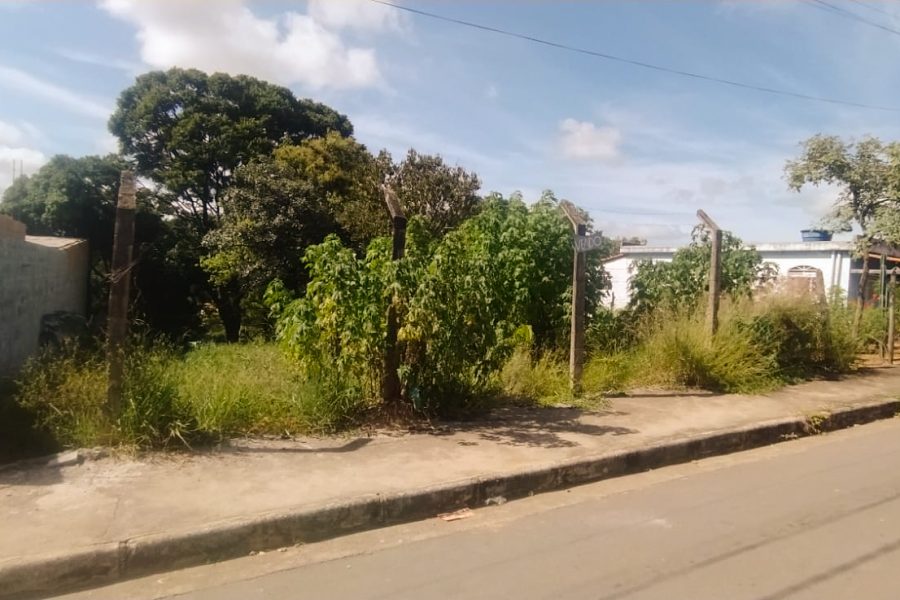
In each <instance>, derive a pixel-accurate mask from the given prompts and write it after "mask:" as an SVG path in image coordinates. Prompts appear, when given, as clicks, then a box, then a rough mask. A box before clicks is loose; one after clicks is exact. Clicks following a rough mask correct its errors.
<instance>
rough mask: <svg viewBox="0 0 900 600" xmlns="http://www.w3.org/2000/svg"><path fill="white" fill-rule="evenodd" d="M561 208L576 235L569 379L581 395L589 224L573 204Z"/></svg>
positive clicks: (575, 391) (573, 389)
mask: <svg viewBox="0 0 900 600" xmlns="http://www.w3.org/2000/svg"><path fill="white" fill-rule="evenodd" d="M560 207H561V208H562V209H563V211H564V212H565V213H566V217H568V219H569V222H570V223H571V224H572V230H573V232H574V234H575V238H574V243H573V244H572V247H573V253H574V256H573V260H572V263H573V267H572V330H571V334H570V343H569V378H570V380H571V386H572V393H574V394H576V395H577V394H580V393H581V376H582V373H583V372H584V313H585V305H584V299H585V289H584V288H585V284H586V279H587V262H586V259H585V253H584V251H583V250H582V244H581V240H583V239H584V237H585V234H586V233H587V224H586V223H585V222H584V219H583V218H582V217H581V214H580V213H579V212H578V209H577V208H575V205H574V204H572V203H571V202H568V201H565V200H564V201H562V202H560Z"/></svg>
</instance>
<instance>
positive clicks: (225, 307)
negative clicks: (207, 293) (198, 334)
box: [214, 285, 243, 344]
mask: <svg viewBox="0 0 900 600" xmlns="http://www.w3.org/2000/svg"><path fill="white" fill-rule="evenodd" d="M236 287H237V286H236V285H228V286H225V287H221V288H219V289H217V290H216V294H215V297H214V300H215V304H216V310H217V311H218V312H219V319H220V320H221V321H222V327H224V328H225V341H226V342H228V343H229V344H233V343H235V342H237V341H238V340H239V339H240V337H241V321H242V318H243V314H242V313H241V294H240V292H239V291H238V290H237V289H236Z"/></svg>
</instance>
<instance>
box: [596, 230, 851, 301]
mask: <svg viewBox="0 0 900 600" xmlns="http://www.w3.org/2000/svg"><path fill="white" fill-rule="evenodd" d="M756 249H757V250H758V251H759V253H760V255H761V256H762V258H763V260H764V261H767V262H770V263H772V264H774V265H775V266H776V268H777V269H778V274H779V275H780V276H784V275H786V274H787V272H788V271H789V270H790V269H792V268H794V267H813V268H816V269H819V270H820V271H822V278H823V280H824V281H825V288H826V290H830V289H831V288H832V287H834V286H839V287H840V288H842V289H843V290H844V292H845V293H846V292H847V291H848V290H849V289H850V253H851V244H850V243H849V242H805V243H796V244H761V245H758V246H756ZM676 250H677V248H652V247H646V246H644V247H641V246H635V247H629V246H626V247H624V248H622V254H621V255H619V256H616V257H613V258H611V259H609V260H608V261H607V262H605V263H604V264H603V268H604V269H606V272H607V273H609V276H610V280H611V282H612V288H611V293H610V294H609V295H608V296H607V297H606V299H605V300H604V304H605V305H606V306H608V307H611V308H616V309H618V308H624V307H625V305H626V304H628V300H629V299H630V297H631V295H630V294H629V291H628V281H629V280H630V278H631V273H632V272H633V269H634V264H635V263H637V262H639V261H642V260H652V261H670V260H672V255H673V254H674V253H675V251H676Z"/></svg>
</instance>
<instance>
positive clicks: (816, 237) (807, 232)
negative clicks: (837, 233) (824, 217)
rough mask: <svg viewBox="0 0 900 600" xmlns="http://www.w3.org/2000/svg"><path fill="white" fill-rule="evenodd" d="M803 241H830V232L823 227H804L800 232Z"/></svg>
mask: <svg viewBox="0 0 900 600" xmlns="http://www.w3.org/2000/svg"><path fill="white" fill-rule="evenodd" d="M800 235H802V236H803V241H804V242H830V241H831V232H830V231H825V230H824V229H804V230H803V231H801V232H800Z"/></svg>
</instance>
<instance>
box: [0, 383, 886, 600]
mask: <svg viewBox="0 0 900 600" xmlns="http://www.w3.org/2000/svg"><path fill="white" fill-rule="evenodd" d="M898 413H900V400H885V401H879V402H873V403H869V404H865V405H860V406H855V407H852V408H847V409H842V410H839V411H836V412H833V413H830V414H827V413H821V414H816V415H812V416H808V417H793V418H787V419H779V420H774V421H768V422H764V423H757V424H754V425H751V426H747V427H740V428H734V429H728V430H723V431H718V432H713V433H708V434H703V435H699V436H695V437H691V438H686V439H672V440H664V441H661V442H659V443H657V444H654V445H652V446H648V447H645V448H638V449H633V450H628V451H623V452H616V453H612V454H604V455H599V456H593V457H585V458H579V459H575V460H569V461H564V462H557V463H552V464H548V465H543V466H540V467H537V468H534V469H529V470H524V471H520V472H512V473H503V474H498V475H494V476H487V477H474V478H470V479H464V480H460V481H455V482H449V483H444V484H441V485H437V486H433V487H428V488H422V489H418V490H414V491H410V492H404V493H395V494H386V495H385V494H372V495H367V496H362V497H358V498H354V499H352V500H349V501H346V502H335V503H331V504H328V505H325V506H317V507H312V508H299V509H296V510H286V511H279V512H270V513H265V514H260V515H255V516H253V517H247V518H240V519H233V520H229V521H224V522H218V523H214V524H212V525H209V526H205V527H201V528H197V529H192V530H190V531H177V532H168V533H161V534H153V535H146V536H140V537H135V538H131V539H126V540H122V541H120V542H118V543H115V542H111V543H107V544H100V545H97V546H95V547H92V548H89V549H81V550H79V551H77V552H70V553H64V554H57V555H48V556H40V557H29V558H26V559H23V560H21V561H16V562H15V564H12V561H7V562H6V564H0V598H13V597H15V598H42V597H47V596H49V595H52V594H61V593H64V592H71V591H75V590H78V589H84V588H88V587H95V586H100V585H105V584H109V583H113V582H115V581H120V580H123V579H132V578H136V577H141V576H144V575H150V574H152V573H158V572H161V571H168V570H173V569H179V568H184V567H190V566H196V565H202V564H207V563H211V562H216V561H221V560H227V559H230V558H237V557H241V556H246V555H248V554H249V553H250V552H252V551H260V550H271V549H275V548H281V547H284V546H291V545H294V544H297V543H310V542H316V541H321V540H324V539H328V538H333V537H338V536H340V535H345V534H348V533H353V532H357V531H362V530H365V529H375V528H378V527H384V526H387V525H394V524H398V523H403V522H409V521H415V520H419V519H424V518H429V517H433V516H435V515H436V514H438V513H441V512H446V511H451V510H455V509H459V508H462V507H465V506H469V507H477V506H484V504H485V501H486V500H487V499H488V498H492V497H494V496H503V497H505V498H506V499H508V500H513V499H516V498H522V497H525V496H529V495H532V494H535V493H540V492H547V491H551V490H558V489H564V488H567V487H572V486H576V485H581V484H586V483H592V482H596V481H600V480H602V479H608V478H611V477H618V476H621V475H628V474H632V473H639V472H642V471H647V470H650V469H656V468H659V467H663V466H667V465H674V464H678V463H683V462H688V461H691V460H697V459H700V458H705V457H709V456H715V455H722V454H728V453H731V452H737V451H741V450H750V449H752V448H758V447H760V446H766V445H770V444H774V443H777V442H781V441H784V440H788V439H794V438H797V437H802V436H807V435H814V434H817V433H822V432H826V431H833V430H837V429H843V428H847V427H852V426H854V425H860V424H863V423H869V422H872V421H876V420H879V419H886V418H891V417H894V416H896V415H898Z"/></svg>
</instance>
